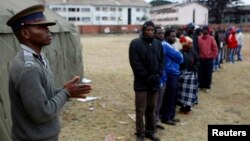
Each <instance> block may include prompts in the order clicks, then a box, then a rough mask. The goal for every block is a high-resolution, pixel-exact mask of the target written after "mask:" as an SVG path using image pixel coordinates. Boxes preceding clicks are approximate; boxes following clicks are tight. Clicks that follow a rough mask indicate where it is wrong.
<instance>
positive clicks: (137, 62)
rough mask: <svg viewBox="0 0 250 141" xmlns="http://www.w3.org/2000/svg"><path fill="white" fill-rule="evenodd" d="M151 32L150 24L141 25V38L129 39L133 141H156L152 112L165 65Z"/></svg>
mask: <svg viewBox="0 0 250 141" xmlns="http://www.w3.org/2000/svg"><path fill="white" fill-rule="evenodd" d="M154 28H155V26H154V23H153V22H152V21H147V22H145V23H144V24H143V26H142V34H141V36H140V37H138V38H136V39H133V40H132V41H131V42H130V46H129V62H130V66H131V68H132V71H133V75H134V91H135V109H136V133H135V134H136V135H137V141H144V137H145V138H149V139H151V140H153V141H160V138H159V137H158V136H157V135H156V124H155V121H156V120H155V109H156V105H157V99H158V93H159V89H160V77H161V76H162V74H163V72H164V65H165V63H164V57H163V48H162V45H161V42H159V41H158V40H157V39H155V38H154ZM144 117H145V125H144Z"/></svg>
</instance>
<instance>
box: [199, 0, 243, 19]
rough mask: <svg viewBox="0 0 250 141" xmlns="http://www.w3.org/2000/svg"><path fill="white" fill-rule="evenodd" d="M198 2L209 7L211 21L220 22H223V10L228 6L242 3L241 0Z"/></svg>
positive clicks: (200, 0) (207, 0)
mask: <svg viewBox="0 0 250 141" xmlns="http://www.w3.org/2000/svg"><path fill="white" fill-rule="evenodd" d="M198 2H199V3H202V4H204V5H206V6H207V7H208V8H209V19H210V21H209V23H218V24H220V23H221V22H222V19H223V17H222V16H223V11H224V9H225V8H226V7H230V5H233V4H234V5H235V4H237V5H239V4H240V3H242V2H241V0H198Z"/></svg>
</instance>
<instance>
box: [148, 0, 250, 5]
mask: <svg viewBox="0 0 250 141" xmlns="http://www.w3.org/2000/svg"><path fill="white" fill-rule="evenodd" d="M145 1H146V2H150V1H152V0H145ZM175 1H177V2H182V0H175ZM241 1H242V2H244V4H246V5H250V0H241Z"/></svg>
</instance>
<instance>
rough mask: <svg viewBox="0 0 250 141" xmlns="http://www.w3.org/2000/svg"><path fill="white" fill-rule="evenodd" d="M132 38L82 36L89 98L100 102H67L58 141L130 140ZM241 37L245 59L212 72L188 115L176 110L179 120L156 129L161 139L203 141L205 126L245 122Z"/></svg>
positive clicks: (248, 64) (248, 39) (248, 95)
mask: <svg viewBox="0 0 250 141" xmlns="http://www.w3.org/2000/svg"><path fill="white" fill-rule="evenodd" d="M137 36H138V35H135V34H124V35H84V36H82V38H81V40H82V43H83V56H84V58H83V59H84V74H85V77H87V78H89V79H91V80H92V85H93V87H94V90H93V92H92V93H91V95H90V96H97V97H100V99H97V100H94V101H90V102H79V101H77V100H71V101H70V102H68V104H67V106H66V108H65V110H64V111H63V114H62V116H63V120H62V131H61V134H60V141H105V137H106V136H107V135H110V136H112V137H113V138H114V139H115V140H116V141H134V140H135V135H134V132H135V123H134V121H133V120H132V119H131V118H130V117H129V114H134V113H135V106H134V92H133V87H132V85H133V76H132V71H131V68H130V65H129V62H128V46H129V43H130V41H131V40H132V39H133V38H135V37H137ZM244 36H245V38H244V44H245V45H244V48H243V56H244V61H242V62H236V63H235V64H229V63H226V62H225V63H223V64H222V69H221V70H220V71H216V72H214V73H213V81H212V90H211V92H210V93H209V94H207V93H204V92H199V94H198V97H199V104H198V105H197V106H195V107H193V111H192V112H191V113H190V114H189V115H182V114H180V113H178V111H177V115H176V117H177V118H179V119H181V122H180V123H178V124H177V125H176V126H169V125H164V127H165V128H166V129H165V130H161V131H158V135H159V137H160V138H161V140H162V141H190V140H192V141H206V140H207V127H208V125H209V124H249V121H250V112H249V111H250V104H249V103H248V102H249V99H250V83H249V80H250V48H249V45H250V34H245V35H244ZM91 107H94V110H93V109H90V108H91ZM177 110H178V109H177ZM146 141H147V140H146Z"/></svg>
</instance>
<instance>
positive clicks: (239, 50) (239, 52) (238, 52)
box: [237, 45, 242, 61]
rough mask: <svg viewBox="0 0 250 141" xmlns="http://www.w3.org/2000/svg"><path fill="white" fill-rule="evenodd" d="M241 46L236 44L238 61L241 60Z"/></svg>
mask: <svg viewBox="0 0 250 141" xmlns="http://www.w3.org/2000/svg"><path fill="white" fill-rule="evenodd" d="M241 48H242V45H238V47H237V57H238V60H239V61H242V54H241Z"/></svg>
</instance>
